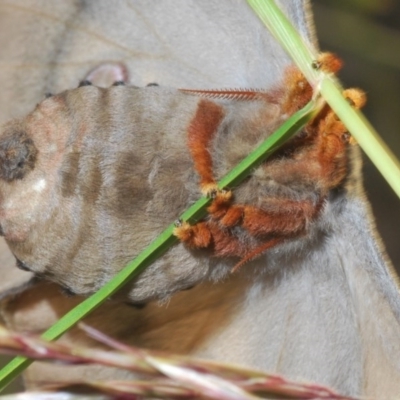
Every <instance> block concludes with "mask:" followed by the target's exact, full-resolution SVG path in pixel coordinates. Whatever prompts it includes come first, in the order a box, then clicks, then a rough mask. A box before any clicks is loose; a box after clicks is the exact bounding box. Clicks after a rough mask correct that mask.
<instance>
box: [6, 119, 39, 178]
mask: <svg viewBox="0 0 400 400" xmlns="http://www.w3.org/2000/svg"><path fill="white" fill-rule="evenodd" d="M37 154H38V151H37V148H36V147H35V144H34V142H33V140H32V138H31V137H29V136H28V134H27V133H26V132H25V131H24V130H23V129H21V128H20V127H16V126H11V127H8V128H6V129H5V130H4V133H3V134H2V135H1V136H0V179H3V180H5V181H7V182H11V181H14V180H17V179H23V178H24V177H25V176H26V175H27V174H28V173H29V172H30V171H31V170H33V168H34V167H35V163H36V159H37Z"/></svg>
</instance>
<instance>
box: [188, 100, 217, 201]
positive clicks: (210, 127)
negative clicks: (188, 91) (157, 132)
mask: <svg viewBox="0 0 400 400" xmlns="http://www.w3.org/2000/svg"><path fill="white" fill-rule="evenodd" d="M223 117H224V112H223V109H222V107H220V106H219V105H218V104H216V103H214V102H212V101H209V100H206V99H201V100H200V102H199V105H198V108H197V111H196V114H195V116H194V118H193V119H192V121H191V122H190V125H189V129H188V147H189V150H190V153H191V155H192V158H193V161H194V166H195V169H196V170H197V172H198V174H199V175H200V187H201V190H202V193H203V194H206V195H209V193H210V192H211V191H213V190H216V182H215V178H214V175H213V162H212V157H211V153H210V149H209V147H210V143H211V141H212V139H213V138H214V136H215V133H216V131H217V129H218V126H219V124H220V123H221V121H222V119H223Z"/></svg>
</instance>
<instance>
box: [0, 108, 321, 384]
mask: <svg viewBox="0 0 400 400" xmlns="http://www.w3.org/2000/svg"><path fill="white" fill-rule="evenodd" d="M321 104H322V103H321V102H320V101H311V102H310V103H308V104H307V105H306V106H305V107H304V108H303V109H301V110H300V111H298V112H297V113H296V114H294V115H293V116H292V117H290V118H289V119H288V120H287V121H286V122H285V123H284V124H282V126H281V127H280V128H279V129H278V130H277V131H276V132H274V133H273V134H272V135H271V136H270V137H268V138H267V139H266V140H265V141H264V142H263V143H262V144H261V145H260V146H259V147H258V148H257V149H256V150H254V151H253V152H252V153H251V154H250V155H249V156H248V157H246V158H245V159H244V160H243V161H242V162H241V163H239V164H238V165H237V166H236V167H235V168H234V169H233V170H232V171H231V172H229V173H228V174H227V175H226V176H225V177H224V178H223V179H222V180H221V181H220V182H219V187H220V188H221V189H223V188H225V187H230V188H232V187H235V186H237V185H238V184H239V183H240V182H241V181H243V179H245V178H246V176H248V175H249V174H250V173H251V171H252V170H253V169H254V168H256V167H257V166H258V165H259V164H260V163H262V162H263V161H264V160H266V159H267V158H268V156H270V155H271V154H272V153H273V152H274V151H275V150H276V149H277V148H278V147H280V146H281V145H282V144H283V143H284V142H285V141H287V140H288V139H290V138H291V137H292V136H293V135H294V134H295V133H296V132H298V131H299V130H300V129H301V128H302V126H304V125H305V124H306V122H307V121H309V120H310V119H311V118H312V117H313V116H314V115H315V114H316V113H317V112H318V111H319V110H320V107H321ZM210 202H211V200H210V199H208V198H204V197H202V198H201V199H200V200H198V201H197V202H196V203H195V204H193V205H192V206H191V207H190V208H189V209H188V210H186V211H185V212H184V213H183V214H182V215H181V217H180V218H181V219H182V220H183V221H188V222H190V223H194V222H196V221H198V220H199V219H201V218H202V217H204V216H205V215H206V212H207V211H206V208H207V206H208V205H209V203H210ZM173 229H174V225H173V224H171V225H170V226H168V227H167V229H165V231H164V232H162V233H161V234H160V235H159V236H158V237H157V239H156V240H154V242H152V243H151V244H150V245H149V246H148V247H147V248H146V249H145V250H143V252H141V253H140V254H139V255H138V256H137V257H136V258H135V259H134V260H133V261H132V262H130V263H129V264H128V265H127V266H126V267H125V268H124V269H123V270H122V271H121V272H119V273H118V274H117V275H115V277H114V278H113V279H112V280H111V281H110V282H109V283H107V284H106V285H105V286H103V287H102V288H101V289H100V290H98V291H97V292H96V293H95V294H93V295H92V296H90V297H89V298H87V299H86V300H84V301H83V302H82V303H81V304H79V305H78V306H77V307H75V308H74V309H72V310H71V311H69V312H68V313H67V314H65V315H64V316H63V317H62V318H60V320H59V321H58V322H57V323H56V324H54V325H53V326H52V327H51V328H50V329H48V330H47V331H46V332H45V333H44V334H43V335H42V337H43V338H44V339H46V340H55V339H57V338H59V337H60V336H61V335H63V334H64V333H65V332H66V331H67V330H68V329H70V328H72V327H73V326H74V325H75V324H77V323H78V322H79V321H80V320H81V319H82V318H84V317H85V316H86V315H88V314H89V313H90V312H92V311H93V310H94V309H96V308H97V307H99V306H100V305H101V304H102V303H103V302H104V301H105V300H107V299H108V298H109V297H110V296H112V295H113V294H114V293H115V292H116V291H117V290H119V289H120V288H121V287H122V286H123V285H124V284H125V283H127V282H128V281H129V280H130V279H132V278H133V277H135V276H136V275H137V274H138V273H139V272H140V271H141V270H142V269H143V268H145V267H146V266H148V265H149V264H151V263H152V262H153V261H155V260H156V259H157V258H158V257H160V256H161V255H162V254H164V253H165V252H166V251H167V250H168V249H169V248H170V247H171V246H172V245H173V244H174V243H176V242H177V238H176V237H175V236H174V235H173V233H172V232H173ZM31 363H32V361H31V360H30V359H27V358H24V357H16V358H14V359H13V360H12V361H11V362H10V363H8V364H7V365H6V366H5V367H4V368H3V369H2V370H1V371H0V391H1V390H3V389H4V388H5V387H6V386H7V385H8V384H9V383H10V382H12V380H13V379H14V378H16V377H17V376H18V374H20V373H21V372H22V371H23V370H24V369H25V368H27V367H28V366H29V365H30V364H31Z"/></svg>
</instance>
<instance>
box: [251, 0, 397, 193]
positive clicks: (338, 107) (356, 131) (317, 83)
mask: <svg viewBox="0 0 400 400" xmlns="http://www.w3.org/2000/svg"><path fill="white" fill-rule="evenodd" d="M247 1H248V3H249V4H250V6H251V7H252V8H253V10H254V11H255V12H256V14H257V15H258V16H259V18H260V19H261V21H262V22H263V23H264V24H265V25H266V26H267V28H268V29H269V30H270V31H271V33H272V34H273V35H274V36H275V38H276V39H277V40H278V41H279V42H280V43H281V45H282V46H283V48H284V49H285V50H286V51H287V52H288V53H289V55H290V56H291V57H292V58H293V60H294V61H295V63H296V65H297V66H298V67H299V69H300V70H301V71H302V73H303V74H304V76H305V77H306V78H307V80H308V81H309V82H310V84H311V85H312V86H313V87H314V89H316V90H318V91H319V92H320V93H321V94H322V96H323V97H324V98H325V100H326V102H327V103H328V104H329V105H330V106H331V108H332V109H333V110H334V111H335V113H336V114H337V115H338V117H339V118H340V119H341V120H342V121H343V123H344V124H345V125H346V127H347V128H348V130H349V132H350V133H351V134H352V135H353V137H354V138H355V139H356V141H357V142H358V143H359V145H360V146H361V148H362V149H363V150H364V152H365V153H366V154H367V156H368V157H369V158H370V160H371V161H372V162H373V163H374V165H375V166H376V168H377V169H378V170H379V171H380V173H381V174H382V175H383V177H384V178H385V179H386V181H387V182H388V183H389V185H390V186H391V188H392V189H393V190H394V191H395V193H396V194H397V196H399V197H400V163H399V161H398V160H397V158H396V156H395V155H394V154H393V153H392V151H391V150H390V149H389V148H388V147H387V145H386V144H385V143H384V142H383V140H382V139H381V137H380V136H379V135H378V133H377V132H376V131H375V129H374V128H373V127H372V126H371V125H370V124H369V122H368V121H367V120H366V118H365V117H364V116H363V115H362V114H361V113H360V112H359V111H357V110H354V109H353V108H352V107H351V106H350V105H349V104H348V102H347V101H346V100H345V99H344V98H343V96H342V94H341V92H342V88H341V86H340V84H339V83H338V81H337V80H336V79H335V78H334V77H333V76H331V75H329V74H326V73H325V72H323V71H317V70H315V69H313V67H312V62H313V60H315V59H316V58H317V57H318V54H317V53H316V52H315V50H314V49H313V48H312V47H311V46H310V45H309V44H308V43H306V42H304V40H303V39H302V38H301V36H300V35H299V33H298V32H297V31H296V29H295V28H294V27H293V25H292V24H291V23H290V21H289V20H288V19H287V18H286V16H285V15H284V14H283V12H282V11H281V10H280V8H279V7H278V6H277V5H276V3H275V1H274V0H247Z"/></svg>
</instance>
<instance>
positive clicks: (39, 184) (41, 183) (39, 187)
mask: <svg viewBox="0 0 400 400" xmlns="http://www.w3.org/2000/svg"><path fill="white" fill-rule="evenodd" d="M46 186H47V182H46V179H44V178H40V179H38V180H37V181H36V182H35V183H34V184H33V186H32V188H33V190H34V191H35V192H38V193H40V192H42V191H43V190H44V189H45V188H46Z"/></svg>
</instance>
